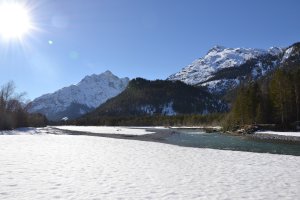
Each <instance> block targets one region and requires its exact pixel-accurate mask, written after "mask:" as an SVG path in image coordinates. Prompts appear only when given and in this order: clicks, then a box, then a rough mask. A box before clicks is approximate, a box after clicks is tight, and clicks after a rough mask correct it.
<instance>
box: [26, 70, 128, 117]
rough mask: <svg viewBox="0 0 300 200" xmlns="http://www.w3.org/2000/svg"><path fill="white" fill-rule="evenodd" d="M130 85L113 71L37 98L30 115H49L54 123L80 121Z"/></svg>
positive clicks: (86, 78)
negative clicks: (75, 119)
mask: <svg viewBox="0 0 300 200" xmlns="http://www.w3.org/2000/svg"><path fill="white" fill-rule="evenodd" d="M128 82H129V79H128V78H121V79H120V78H118V77H117V76H115V75H113V74H112V73H111V72H110V71H106V72H104V73H102V74H99V75H95V74H93V75H91V76H86V77H85V78H84V79H82V80H81V81H80V82H79V83H78V84H76V85H71V86H69V87H64V88H62V89H60V90H58V91H56V92H54V93H51V94H46V95H43V96H41V97H38V98H36V99H35V100H33V101H32V102H31V103H30V105H29V111H30V112H32V113H42V114H45V115H46V116H47V118H48V119H50V120H60V119H61V118H63V117H68V118H70V119H72V118H76V117H79V116H81V115H83V114H85V113H87V112H89V111H91V110H93V109H95V108H96V107H98V106H99V105H100V104H102V103H104V102H105V101H106V100H107V99H109V98H111V97H114V96H116V95H118V94H119V93H121V92H122V91H123V90H124V89H125V88H126V86H127V85H128Z"/></svg>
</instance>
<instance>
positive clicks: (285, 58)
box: [281, 47, 294, 63]
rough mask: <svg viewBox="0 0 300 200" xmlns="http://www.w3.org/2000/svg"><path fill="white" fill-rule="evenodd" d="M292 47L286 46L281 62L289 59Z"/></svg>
mask: <svg viewBox="0 0 300 200" xmlns="http://www.w3.org/2000/svg"><path fill="white" fill-rule="evenodd" d="M293 49H294V48H293V47H290V48H288V49H287V50H286V51H285V53H284V55H283V58H282V60H281V62H282V63H283V62H284V61H286V60H287V59H289V57H290V56H291V54H292V52H293Z"/></svg>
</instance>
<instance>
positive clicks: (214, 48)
mask: <svg viewBox="0 0 300 200" xmlns="http://www.w3.org/2000/svg"><path fill="white" fill-rule="evenodd" d="M224 49H226V47H224V46H221V45H215V46H213V47H212V48H211V49H210V50H209V51H208V52H212V51H216V52H220V51H223V50H224Z"/></svg>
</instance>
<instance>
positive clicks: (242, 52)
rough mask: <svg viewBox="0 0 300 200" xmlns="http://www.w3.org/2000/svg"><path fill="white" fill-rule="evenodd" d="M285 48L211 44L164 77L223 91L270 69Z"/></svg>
mask: <svg viewBox="0 0 300 200" xmlns="http://www.w3.org/2000/svg"><path fill="white" fill-rule="evenodd" d="M285 51H286V50H285V49H281V48H277V47H272V48H270V49H269V50H261V49H246V48H225V47H222V46H215V47H213V48H212V49H211V50H209V52H208V53H207V54H206V55H205V56H204V57H203V58H200V59H197V60H195V61H194V62H193V63H192V64H191V65H188V66H186V67H185V68H183V69H182V70H181V71H180V72H177V73H175V74H173V75H171V76H169V77H168V80H173V81H174V80H180V81H182V82H185V83H187V84H190V85H199V86H207V87H208V89H209V91H210V92H212V93H215V94H224V93H226V92H227V91H228V90H230V89H233V88H235V87H237V86H238V85H239V84H240V83H241V82H244V81H247V80H255V79H257V78H259V77H261V76H264V75H265V74H266V73H268V72H270V71H272V70H274V69H275V68H276V67H277V66H278V64H279V63H280V62H281V59H282V57H283V55H284V54H285Z"/></svg>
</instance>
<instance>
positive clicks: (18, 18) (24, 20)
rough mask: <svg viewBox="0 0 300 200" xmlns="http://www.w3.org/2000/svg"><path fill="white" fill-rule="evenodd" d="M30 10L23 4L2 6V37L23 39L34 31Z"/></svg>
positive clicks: (0, 11)
mask: <svg viewBox="0 0 300 200" xmlns="http://www.w3.org/2000/svg"><path fill="white" fill-rule="evenodd" d="M29 14H30V13H29V9H28V8H26V6H25V5H23V4H21V3H17V2H14V3H2V4H0V36H2V37H3V38H5V39H8V40H10V39H21V38H22V37H23V36H24V35H26V34H28V33H29V32H30V30H31V29H32V22H31V18H30V15H29Z"/></svg>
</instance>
